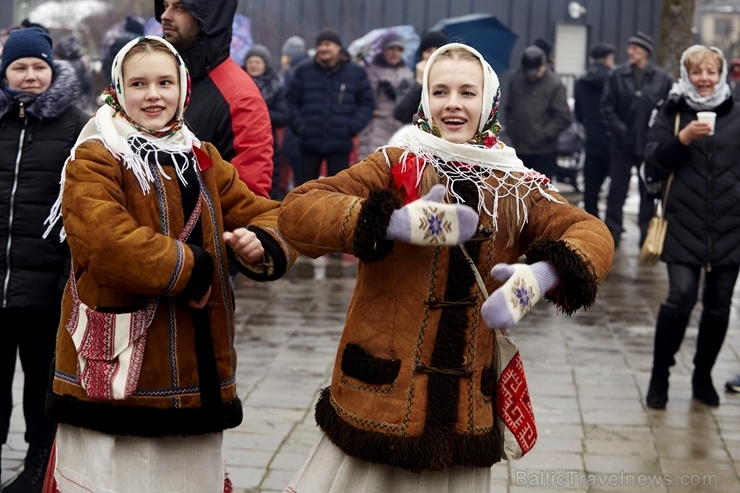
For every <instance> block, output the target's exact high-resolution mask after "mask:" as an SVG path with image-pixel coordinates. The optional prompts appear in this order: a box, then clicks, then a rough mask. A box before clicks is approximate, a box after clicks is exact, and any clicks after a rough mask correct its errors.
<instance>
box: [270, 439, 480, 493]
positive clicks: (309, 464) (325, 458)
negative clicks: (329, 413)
mask: <svg viewBox="0 0 740 493" xmlns="http://www.w3.org/2000/svg"><path fill="white" fill-rule="evenodd" d="M490 491H491V468H488V467H486V468H467V467H455V468H452V469H448V470H445V471H425V472H422V473H421V474H416V473H413V472H410V471H407V470H405V469H400V468H398V467H390V466H383V465H378V464H373V463H371V462H367V461H364V460H362V459H357V458H355V457H350V456H349V455H347V454H345V453H344V452H342V451H341V450H340V449H339V448H338V447H337V446H336V445H334V444H333V443H331V441H329V439H328V438H326V436H325V435H322V436H321V439H320V440H319V441H318V442H317V443H316V445H314V447H313V450H311V453H310V454H309V456H308V459H307V460H306V462H305V463H304V464H303V467H302V468H301V469H300V470H299V471H298V472H297V473H296V474H295V476H293V479H291V481H290V483H289V485H288V487H287V488H285V490H284V492H283V493H489V492H490Z"/></svg>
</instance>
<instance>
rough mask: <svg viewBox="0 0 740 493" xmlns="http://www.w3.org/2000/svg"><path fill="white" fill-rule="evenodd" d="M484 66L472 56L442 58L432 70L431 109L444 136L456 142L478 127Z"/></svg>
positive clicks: (466, 137) (466, 139) (464, 139)
mask: <svg viewBox="0 0 740 493" xmlns="http://www.w3.org/2000/svg"><path fill="white" fill-rule="evenodd" d="M482 104H483V67H482V66H481V65H480V63H479V62H477V61H475V60H469V59H452V58H438V59H437V60H435V62H434V65H433V66H432V67H431V68H430V70H429V111H430V113H431V118H432V121H433V122H434V123H435V124H436V125H437V127H438V128H439V131H440V133H441V134H442V138H443V139H445V140H447V141H449V142H453V143H455V144H462V143H465V142H468V141H469V140H471V139H472V138H473V137H474V136H475V134H476V132H477V131H478V124H479V123H480V115H481V106H482Z"/></svg>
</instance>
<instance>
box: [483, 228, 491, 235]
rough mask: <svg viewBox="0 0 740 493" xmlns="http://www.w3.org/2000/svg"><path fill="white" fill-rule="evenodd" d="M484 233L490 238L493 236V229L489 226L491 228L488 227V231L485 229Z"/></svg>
mask: <svg viewBox="0 0 740 493" xmlns="http://www.w3.org/2000/svg"><path fill="white" fill-rule="evenodd" d="M483 232H484V233H485V234H487V235H488V236H491V235H492V234H493V228H491V227H490V226H489V227H487V228H486V229H484V230H483Z"/></svg>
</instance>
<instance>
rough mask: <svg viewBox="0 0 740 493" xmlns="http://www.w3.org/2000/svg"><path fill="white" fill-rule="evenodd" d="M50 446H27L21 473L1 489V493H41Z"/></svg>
mask: <svg viewBox="0 0 740 493" xmlns="http://www.w3.org/2000/svg"><path fill="white" fill-rule="evenodd" d="M51 446H52V444H51V443H44V444H33V443H32V444H29V446H28V452H26V459H25V461H24V462H25V464H24V466H23V471H22V472H21V473H20V474H19V475H18V477H17V478H15V480H13V481H12V482H10V483H9V484H8V486H6V487H5V488H3V493H41V490H42V488H43V487H44V476H45V474H46V465H47V463H48V462H49V454H50V453H51Z"/></svg>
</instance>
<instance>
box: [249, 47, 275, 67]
mask: <svg viewBox="0 0 740 493" xmlns="http://www.w3.org/2000/svg"><path fill="white" fill-rule="evenodd" d="M253 56H258V57H260V58H261V59H262V60H264V61H265V65H266V66H268V67H269V66H270V61H271V60H272V56H271V55H270V50H268V49H267V46H265V45H254V46H252V47H251V48H250V49H249V51H248V52H247V57H246V58H245V59H244V60H249V57H253Z"/></svg>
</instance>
